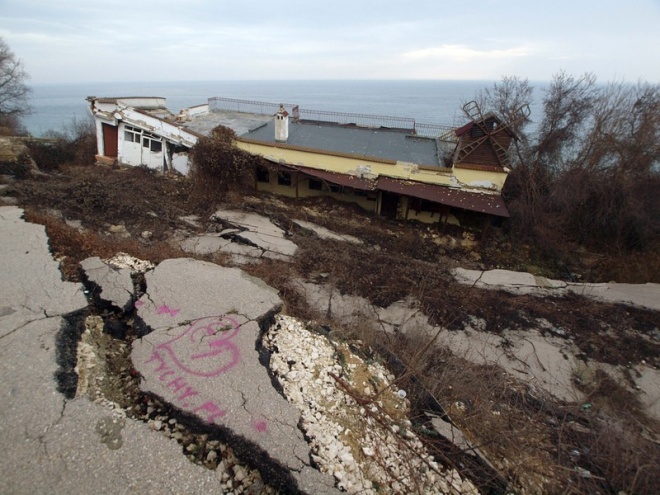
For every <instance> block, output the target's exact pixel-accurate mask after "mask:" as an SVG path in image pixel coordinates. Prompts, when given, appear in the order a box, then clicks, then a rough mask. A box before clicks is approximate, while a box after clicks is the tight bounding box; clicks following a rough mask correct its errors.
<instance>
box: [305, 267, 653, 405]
mask: <svg viewBox="0 0 660 495" xmlns="http://www.w3.org/2000/svg"><path fill="white" fill-rule="evenodd" d="M462 272H465V270H460V271H458V273H462ZM479 273H481V272H479ZM471 275H474V274H471ZM530 277H532V278H533V276H532V275H530V274H522V275H517V274H515V272H514V274H513V275H512V276H511V277H510V278H509V279H508V280H509V281H515V282H517V284H518V285H519V286H521V287H525V288H526V290H527V289H530V288H531V289H533V287H532V286H531V285H530V284H531V283H532V282H531V278H530ZM477 280H478V277H476V278H475V279H474V281H473V283H474V282H475V281H477ZM486 280H492V279H489V278H487V279H486ZM648 285H649V284H646V285H644V286H642V287H646V286H648ZM650 285H653V284H650ZM296 287H297V289H298V291H299V292H300V293H301V294H302V295H304V297H305V298H306V300H307V302H308V303H309V304H310V305H311V306H312V307H315V308H317V309H318V310H319V311H320V312H321V313H322V314H324V315H327V316H328V317H331V318H333V319H336V320H337V321H340V322H342V323H343V324H345V325H353V326H356V325H363V326H364V325H371V326H373V327H374V328H376V329H379V330H382V331H384V332H387V333H393V332H399V333H402V334H406V335H410V336H413V335H415V336H417V337H420V338H421V339H428V340H430V339H432V338H434V339H435V345H436V346H439V347H444V348H447V349H449V350H451V352H452V353H453V354H455V355H457V356H460V357H462V358H464V359H466V360H468V361H470V362H473V363H475V364H480V365H481V364H488V365H492V364H496V365H499V366H501V367H502V368H503V369H505V370H506V371H507V373H509V374H510V375H511V376H514V377H515V378H517V379H519V380H522V381H524V382H525V383H529V384H531V385H533V386H537V387H539V388H541V389H543V390H546V391H547V392H549V393H550V394H552V395H553V396H555V397H557V398H560V399H563V400H567V401H579V400H582V399H584V394H583V392H581V391H580V390H579V389H578V388H577V387H576V384H575V381H574V378H575V376H576V374H578V372H579V370H580V367H584V366H586V367H587V368H588V369H589V370H590V372H594V371H595V370H596V369H600V370H602V371H605V372H606V373H608V374H609V375H610V376H612V377H613V378H615V379H616V380H617V381H618V382H619V383H621V384H622V385H624V386H629V385H630V384H629V382H627V381H626V380H624V379H623V377H622V374H621V373H620V372H619V371H618V369H617V368H616V367H614V366H609V365H606V364H605V363H600V362H597V361H593V360H589V361H587V362H586V364H585V363H583V361H581V360H580V359H578V358H577V357H576V356H578V355H579V354H580V352H579V349H577V347H576V346H575V344H573V342H572V340H570V339H566V338H564V337H563V336H561V333H560V332H561V329H555V328H553V327H552V325H551V324H550V323H549V322H548V321H546V320H538V322H537V323H538V328H537V329H533V330H504V331H503V332H502V333H501V334H500V335H495V334H492V333H487V332H484V331H483V328H484V327H485V322H484V321H483V320H478V319H476V318H475V319H474V320H473V321H472V323H471V325H470V326H466V327H465V328H464V329H462V330H452V331H449V330H447V329H444V328H441V327H438V326H434V325H432V324H431V323H429V321H428V317H427V316H426V315H425V314H424V313H423V312H422V311H421V310H420V309H419V307H418V304H416V302H415V300H413V299H408V300H404V301H397V302H395V303H394V304H392V305H390V306H389V307H387V308H381V307H378V306H375V305H373V304H371V303H370V302H369V301H368V300H366V299H364V298H361V297H355V296H350V295H348V294H340V293H339V291H337V290H333V288H332V287H331V286H330V285H328V284H316V283H311V282H303V281H299V282H298V284H296ZM491 288H492V287H491ZM539 290H541V289H539ZM543 290H547V289H543ZM525 293H527V292H525ZM541 293H546V292H539V294H541ZM552 293H553V294H555V292H552ZM557 295H561V294H557ZM618 302H621V301H620V300H619V301H618ZM637 302H638V303H639V300H637ZM649 302H650V301H648V300H646V303H649ZM548 333H550V334H555V335H557V336H551V335H548ZM636 371H637V375H638V379H636V380H635V385H636V389H635V390H633V391H634V392H635V393H637V394H638V396H639V397H640V400H641V401H642V403H643V404H644V405H645V406H646V407H647V412H648V413H649V414H651V415H653V416H654V417H656V418H660V386H659V385H657V383H658V382H656V381H655V380H654V379H655V378H656V377H658V376H660V372H658V371H657V370H654V369H653V368H651V367H649V366H647V365H641V366H637V367H636Z"/></svg>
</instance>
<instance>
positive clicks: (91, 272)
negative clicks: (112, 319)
mask: <svg viewBox="0 0 660 495" xmlns="http://www.w3.org/2000/svg"><path fill="white" fill-rule="evenodd" d="M80 266H81V268H82V269H83V271H84V272H85V276H86V277H87V278H88V279H89V281H90V282H93V283H94V284H96V285H97V286H99V287H100V288H101V292H100V293H99V294H98V297H99V298H100V299H101V300H103V301H105V302H107V303H110V304H112V305H113V306H116V307H117V308H119V309H121V310H125V309H127V308H129V306H130V305H131V304H132V302H133V280H132V279H131V272H130V270H128V269H127V268H114V267H112V266H110V265H108V264H106V263H104V262H103V261H102V260H101V258H99V257H97V256H95V257H93V258H87V259H85V260H83V261H81V262H80Z"/></svg>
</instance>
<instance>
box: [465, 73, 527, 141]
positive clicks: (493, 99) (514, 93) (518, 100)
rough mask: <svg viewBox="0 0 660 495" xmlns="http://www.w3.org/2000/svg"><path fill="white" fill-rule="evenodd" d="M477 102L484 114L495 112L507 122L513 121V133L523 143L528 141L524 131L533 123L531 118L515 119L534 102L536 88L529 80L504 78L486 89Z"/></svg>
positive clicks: (478, 96)
mask: <svg viewBox="0 0 660 495" xmlns="http://www.w3.org/2000/svg"><path fill="white" fill-rule="evenodd" d="M475 101H476V102H477V103H478V104H479V107H480V108H481V110H482V111H483V112H494V113H496V114H497V115H499V116H500V117H501V118H503V119H504V120H505V121H513V124H514V125H513V131H514V132H515V133H516V135H517V136H518V137H519V138H520V139H521V140H522V141H523V142H526V141H527V137H526V135H525V133H524V129H525V127H526V126H527V124H529V123H530V122H531V119H530V117H526V118H524V119H515V118H514V116H515V117H517V115H516V114H515V112H516V110H518V109H519V108H520V107H521V106H523V105H531V104H532V103H533V102H534V86H531V85H530V84H529V81H528V80H527V79H521V78H520V77H518V76H504V77H502V81H500V82H496V83H494V84H493V86H492V87H490V88H484V89H482V90H481V91H479V92H478V93H477V94H476V96H475Z"/></svg>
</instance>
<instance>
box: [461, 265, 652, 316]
mask: <svg viewBox="0 0 660 495" xmlns="http://www.w3.org/2000/svg"><path fill="white" fill-rule="evenodd" d="M452 273H453V275H454V278H455V279H456V281H457V282H459V283H461V284H465V285H472V286H474V287H477V288H480V289H496V290H504V291H506V292H510V293H512V294H535V295H555V296H562V295H565V294H567V293H569V292H572V293H574V294H579V295H581V296H585V297H589V298H592V299H597V300H600V301H604V302H609V303H620V304H629V305H632V306H638V307H641V308H647V309H653V310H656V311H659V310H660V284H651V283H648V284H617V283H616V282H609V283H604V284H582V283H573V282H563V281H561V280H552V279H548V278H545V277H537V276H535V275H532V274H531V273H525V272H514V271H511V270H487V271H481V270H466V269H464V268H455V269H454V270H452Z"/></svg>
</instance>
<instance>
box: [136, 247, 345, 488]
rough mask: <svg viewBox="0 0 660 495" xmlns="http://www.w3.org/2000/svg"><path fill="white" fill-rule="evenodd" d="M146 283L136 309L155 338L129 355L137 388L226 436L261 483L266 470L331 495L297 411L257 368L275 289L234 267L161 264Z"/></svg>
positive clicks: (284, 481)
mask: <svg viewBox="0 0 660 495" xmlns="http://www.w3.org/2000/svg"><path fill="white" fill-rule="evenodd" d="M146 283H147V292H146V294H145V295H144V296H143V297H142V298H140V300H139V301H137V302H136V307H137V313H138V316H139V317H140V318H141V319H142V320H143V321H144V323H145V324H146V325H148V326H149V327H150V328H151V329H152V330H153V331H152V332H151V333H149V334H148V335H146V336H144V337H143V338H142V339H139V340H137V341H135V342H134V344H133V351H132V354H131V357H132V360H133V364H134V366H135V368H136V369H137V370H138V371H139V372H140V374H141V375H142V376H143V380H142V382H141V385H140V387H141V388H142V390H144V391H145V392H149V393H152V394H155V395H157V396H158V397H160V398H162V399H163V400H165V401H166V402H168V403H170V404H171V405H172V406H174V407H176V408H178V409H179V410H181V411H182V412H184V413H186V414H188V415H190V416H192V417H194V418H195V419H196V420H197V421H199V422H201V423H203V424H205V425H207V426H208V427H213V428H217V429H219V431H221V432H224V433H225V434H226V435H227V436H228V437H230V438H232V439H233V440H234V441H233V444H234V445H238V447H237V449H238V451H239V453H242V454H243V455H245V454H246V453H249V456H250V458H251V459H252V460H255V459H258V460H259V464H260V465H259V466H257V467H259V469H262V470H265V472H264V473H263V475H264V476H266V475H267V474H268V472H269V471H270V473H271V474H270V475H269V476H268V481H269V483H273V484H277V483H278V482H279V484H280V486H283V485H284V486H287V488H288V489H289V490H294V491H295V488H294V487H295V486H296V485H297V487H298V489H299V490H300V491H302V492H307V493H315V494H316V493H335V492H336V490H335V489H334V487H333V479H332V478H331V477H330V476H327V475H323V474H321V473H320V472H319V471H317V470H316V469H314V468H312V467H311V460H310V450H309V446H308V444H307V443H306V442H305V439H304V438H303V435H302V433H301V431H300V430H299V428H298V423H299V421H300V412H299V411H298V410H297V409H296V408H295V407H294V406H293V405H291V404H289V402H287V400H286V399H285V398H284V397H283V396H282V395H280V394H279V393H278V392H277V391H276V390H275V388H274V387H273V384H272V382H271V377H270V375H269V373H268V370H267V368H266V367H265V366H264V365H263V364H262V363H261V362H260V356H259V348H260V338H261V337H260V334H261V328H260V324H261V322H262V321H264V322H265V321H266V320H268V318H269V317H270V315H272V314H273V313H274V312H275V311H277V310H279V308H280V306H281V301H280V299H279V298H278V296H277V293H276V291H275V290H274V289H273V288H271V287H269V286H267V285H265V284H264V283H263V282H262V281H260V280H258V279H255V278H253V277H250V276H248V275H246V274H245V273H244V272H242V271H241V270H238V269H235V268H224V267H220V266H218V265H214V264H211V263H206V262H201V261H195V260H192V259H174V260H166V261H164V262H163V263H161V264H160V265H159V266H158V267H156V269H155V270H154V271H153V272H148V273H147V274H146ZM241 445H242V449H243V452H240V451H241ZM235 448H236V447H235ZM278 471H279V474H277V475H274V474H273V473H277V472H278Z"/></svg>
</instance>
